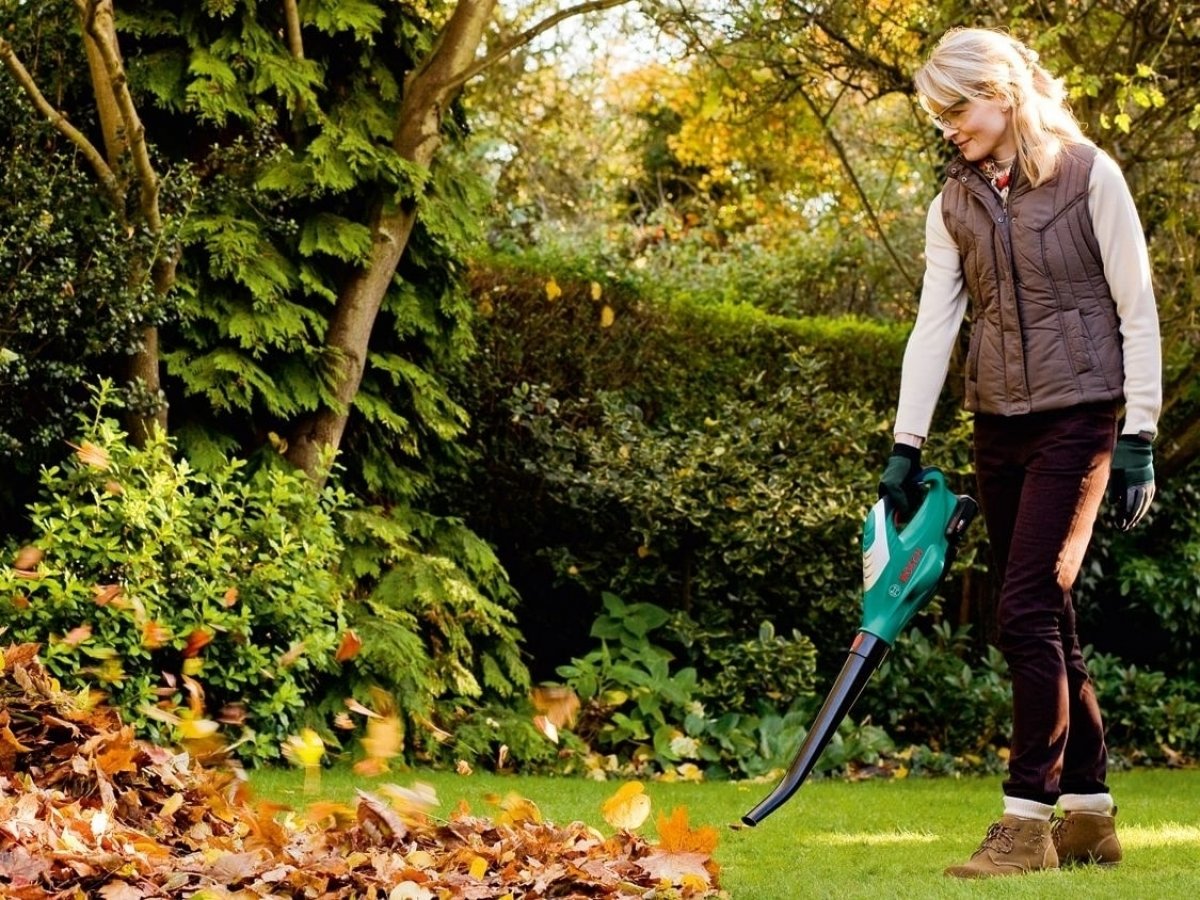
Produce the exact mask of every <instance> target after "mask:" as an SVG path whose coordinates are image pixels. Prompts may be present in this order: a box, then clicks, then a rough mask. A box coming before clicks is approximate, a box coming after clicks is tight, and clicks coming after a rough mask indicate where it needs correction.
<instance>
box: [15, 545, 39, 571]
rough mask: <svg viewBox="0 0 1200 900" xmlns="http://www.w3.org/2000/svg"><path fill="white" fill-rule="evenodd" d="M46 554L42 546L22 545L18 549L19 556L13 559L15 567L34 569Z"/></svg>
mask: <svg viewBox="0 0 1200 900" xmlns="http://www.w3.org/2000/svg"><path fill="white" fill-rule="evenodd" d="M45 556H46V551H44V550H42V548H41V547H22V548H21V549H20V550H18V551H17V558H16V559H15V560H14V561H13V568H14V569H22V570H25V571H33V570H34V569H36V568H37V567H38V564H39V563H41V561H42V560H43V559H44V558H45Z"/></svg>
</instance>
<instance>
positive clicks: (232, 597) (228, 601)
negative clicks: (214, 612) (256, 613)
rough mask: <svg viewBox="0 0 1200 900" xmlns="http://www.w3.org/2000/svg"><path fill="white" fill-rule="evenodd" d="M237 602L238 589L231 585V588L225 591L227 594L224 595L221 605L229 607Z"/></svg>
mask: <svg viewBox="0 0 1200 900" xmlns="http://www.w3.org/2000/svg"><path fill="white" fill-rule="evenodd" d="M237 602H238V589H237V588H235V587H231V588H230V589H229V590H227V591H226V592H225V596H223V597H222V598H221V605H222V606H224V607H225V608H226V609H229V608H230V607H231V606H233V605H234V604H235V603H237Z"/></svg>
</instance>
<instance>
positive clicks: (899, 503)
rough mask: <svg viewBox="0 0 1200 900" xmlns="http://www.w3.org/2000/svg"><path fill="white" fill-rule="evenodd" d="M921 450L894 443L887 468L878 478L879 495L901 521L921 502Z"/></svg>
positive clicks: (922, 493)
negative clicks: (888, 503)
mask: <svg viewBox="0 0 1200 900" xmlns="http://www.w3.org/2000/svg"><path fill="white" fill-rule="evenodd" d="M920 478H921V450H920V448H919V447H911V446H909V445H908V444H895V445H893V446H892V454H891V456H889V457H888V461H887V468H885V469H884V470H883V476H882V477H881V478H880V479H879V496H880V497H887V498H888V500H889V501H890V502H891V504H892V509H894V510H895V511H896V515H897V516H898V518H899V519H900V520H901V521H906V520H907V519H908V518H909V515H910V514H911V513H912V511H913V510H915V509H916V508H917V507H918V506H920V504H921V498H922V497H923V496H924V492H923V491H922V490H921V484H920Z"/></svg>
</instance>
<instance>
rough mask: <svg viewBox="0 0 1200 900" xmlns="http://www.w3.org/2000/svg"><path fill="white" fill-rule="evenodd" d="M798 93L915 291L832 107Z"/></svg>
mask: <svg viewBox="0 0 1200 900" xmlns="http://www.w3.org/2000/svg"><path fill="white" fill-rule="evenodd" d="M796 93H798V94H799V95H800V98H801V99H802V100H804V102H805V104H806V105H807V106H808V108H809V110H811V111H812V114H813V117H814V118H815V119H816V120H817V121H818V122H820V123H821V130H822V131H824V132H825V140H827V141H828V142H829V145H830V146H831V147H833V150H834V152H835V153H836V154H837V157H838V160H840V161H841V164H842V168H843V169H844V170H845V172H846V177H847V178H849V179H850V183H851V184H852V185H853V186H854V192H855V193H856V194H857V195H858V200H859V202H860V203H861V204H862V206H863V211H864V212H865V213H866V214H867V218H868V219H869V220H870V221H871V225H872V226H873V227H874V229H875V233H876V234H878V235H879V240H881V241H882V242H883V246H884V249H886V250H887V252H888V256H890V257H891V258H892V262H893V263H895V264H896V271H897V272H899V273H900V274H901V275H903V276H904V280H905V281H907V282H908V285H909V287H911V288H912V289H913V290H914V291H915V290H917V288H918V283H917V280H916V279H915V278H914V277H913V275H912V273H911V272H909V270H908V267H907V266H906V265H905V264H904V262H903V261H902V260H901V259H900V254H898V253H897V252H896V248H895V247H893V246H892V243H891V241H889V240H888V236H887V233H886V232H885V231H884V230H883V224H882V223H881V222H880V221H879V217H878V216H877V215H876V214H875V207H874V206H872V205H871V199H870V198H869V197H868V196H867V192H866V191H865V190H864V189H863V186H862V182H861V181H859V180H858V174H857V173H856V172H855V171H854V166H853V165H851V163H850V157H849V156H848V155H847V154H846V148H845V147H844V146H843V145H842V142H841V139H840V138H839V137H838V136H837V134H836V133H835V132H834V130H833V127H832V126H831V125H830V124H829V114H830V113H831V112H832V109H830V110H829V111H827V112H822V111H821V110H820V108H818V106H817V103H816V101H815V100H814V99H813V98H812V95H811V94H809V93H808V91H806V90H805V89H804V88H803V87H801V86H799V85H797V87H796Z"/></svg>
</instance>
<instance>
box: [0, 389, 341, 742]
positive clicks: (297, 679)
mask: <svg viewBox="0 0 1200 900" xmlns="http://www.w3.org/2000/svg"><path fill="white" fill-rule="evenodd" d="M107 400H108V392H107V391H105V390H102V391H101V393H100V395H99V397H98V399H97V403H96V407H97V414H96V417H95V418H94V419H93V420H92V421H91V422H90V423H87V427H86V428H85V430H84V432H83V435H82V440H81V442H80V447H81V448H82V449H81V452H80V454H79V458H78V459H72V460H70V461H67V462H65V463H64V464H63V465H61V466H55V467H51V468H49V469H46V470H45V471H44V472H43V473H42V477H41V494H40V498H39V499H38V501H37V502H36V503H34V504H33V505H32V506H31V507H30V517H31V519H32V522H33V525H34V532H35V533H34V537H33V541H32V546H34V547H37V548H38V549H40V550H41V551H43V552H44V554H45V556H44V559H43V560H42V561H41V564H40V566H38V567H37V571H36V574H34V575H32V576H31V575H29V574H28V573H27V572H24V573H23V572H21V571H17V570H16V569H15V568H14V567H13V566H12V565H7V564H6V565H5V566H4V567H3V568H0V596H2V597H3V603H2V605H0V622H2V623H3V624H4V625H6V626H7V627H8V629H9V630H8V634H7V638H9V639H12V640H17V641H33V642H39V643H42V644H43V650H42V656H43V659H44V661H45V663H46V666H47V668H49V669H50V671H51V672H53V673H54V674H55V675H57V676H58V677H59V678H61V679H63V681H64V683H66V684H68V685H70V686H87V687H90V688H95V689H99V690H101V691H103V692H104V693H106V694H108V695H109V697H110V702H112V703H113V704H114V705H116V706H117V707H118V708H120V709H121V710H122V713H123V715H124V716H125V717H126V719H127V721H130V722H131V723H133V724H135V725H136V726H138V727H139V729H141V730H142V731H143V732H144V733H146V734H148V735H150V736H152V737H159V738H169V737H170V735H164V734H163V733H162V732H163V729H162V726H161V724H160V723H159V722H158V720H156V719H154V718H151V717H149V716H148V715H147V712H146V710H147V709H149V708H152V707H155V706H156V705H159V704H160V703H165V704H166V705H168V706H169V705H174V704H179V705H182V706H186V705H187V701H188V697H187V695H185V694H184V681H183V679H184V676H187V677H189V678H193V679H195V681H196V683H198V684H202V685H203V689H202V690H203V696H204V699H205V703H206V705H207V707H208V709H209V710H210V714H217V712H218V711H221V714H222V715H223V716H224V717H229V716H236V717H237V718H241V717H242V716H244V718H245V731H244V733H243V735H242V738H243V743H241V744H240V745H239V746H238V752H239V753H240V754H241V755H242V756H243V757H244V758H246V759H249V760H260V759H270V758H274V757H276V756H277V755H278V752H279V750H278V745H279V743H280V741H281V740H282V739H283V738H284V737H286V736H287V735H288V734H289V733H291V732H292V731H293V730H294V729H295V727H296V722H297V720H298V719H299V718H300V716H301V715H302V714H303V712H304V710H305V707H306V705H307V704H308V703H310V702H311V701H312V699H313V696H314V694H315V693H316V691H317V689H318V688H319V686H320V684H321V681H322V679H323V678H324V677H326V676H328V674H329V673H331V672H332V671H333V670H334V668H335V662H334V651H335V650H336V648H337V643H338V636H339V633H340V631H341V629H342V627H343V625H344V621H345V601H346V593H347V583H346V581H345V580H344V578H343V577H342V575H340V574H339V569H338V565H339V561H340V557H341V551H342V544H341V538H340V536H339V530H340V528H339V517H340V514H341V513H342V511H343V510H344V509H345V507H346V505H347V502H348V501H347V498H346V496H345V495H344V494H343V493H342V492H341V491H339V490H337V489H334V488H326V489H324V490H322V491H317V490H316V489H314V487H313V486H312V483H311V482H310V481H309V480H308V479H307V477H306V476H304V475H303V474H300V473H294V472H290V471H287V470H284V469H282V468H280V467H261V468H259V469H257V470H255V471H250V470H249V468H248V467H247V466H246V465H245V464H244V463H242V462H237V461H234V462H227V463H226V464H225V465H224V466H223V467H221V468H219V469H217V470H214V471H212V472H210V473H200V472H197V471H195V470H194V469H192V468H191V467H190V466H189V465H188V464H187V463H186V462H185V461H179V462H177V461H175V460H174V459H173V458H172V454H171V450H172V448H171V446H170V444H169V443H168V441H167V440H166V439H165V438H163V437H162V436H161V435H156V436H154V437H152V438H151V439H150V440H149V441H148V443H147V444H146V446H145V447H142V448H135V447H132V446H130V445H129V443H128V442H127V440H126V438H125V436H124V435H123V434H122V433H121V432H120V431H119V430H118V427H117V425H116V423H115V422H113V421H112V420H111V419H108V418H104V417H103V416H102V415H101V414H100V412H99V410H101V409H102V408H103V406H104V404H105V402H106V401H107ZM11 549H12V548H10V550H11ZM11 558H12V557H11V556H10V559H11Z"/></svg>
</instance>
